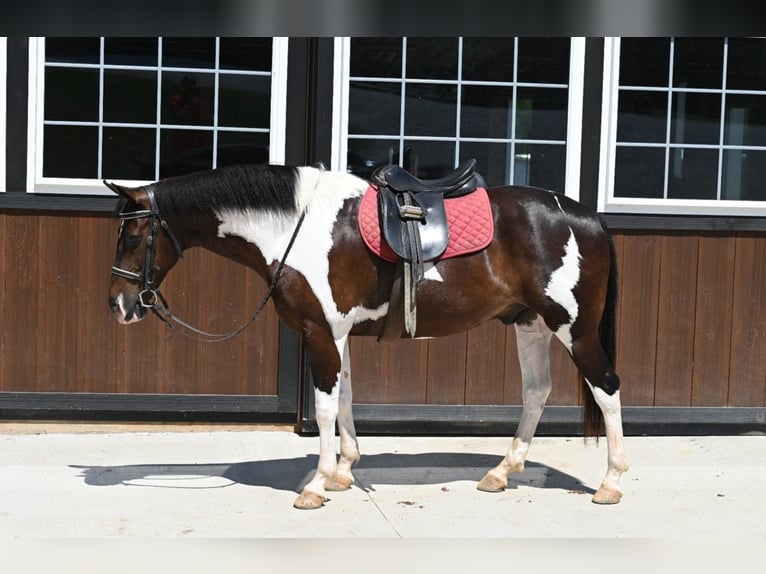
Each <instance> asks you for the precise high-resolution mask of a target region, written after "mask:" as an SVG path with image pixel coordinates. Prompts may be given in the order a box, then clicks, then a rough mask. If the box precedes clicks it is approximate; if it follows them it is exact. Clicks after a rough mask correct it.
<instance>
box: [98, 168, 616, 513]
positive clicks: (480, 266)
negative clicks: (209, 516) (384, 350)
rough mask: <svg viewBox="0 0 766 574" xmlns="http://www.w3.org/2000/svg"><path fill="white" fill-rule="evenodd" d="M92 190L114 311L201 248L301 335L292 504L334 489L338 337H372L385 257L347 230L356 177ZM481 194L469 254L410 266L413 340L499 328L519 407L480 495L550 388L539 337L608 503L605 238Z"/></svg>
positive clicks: (561, 210)
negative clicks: (309, 414) (483, 209)
mask: <svg viewBox="0 0 766 574" xmlns="http://www.w3.org/2000/svg"><path fill="white" fill-rule="evenodd" d="M105 183H106V182H105ZM106 185H107V186H108V187H109V188H110V189H112V190H113V191H114V192H116V193H117V194H119V195H120V196H121V197H122V199H123V201H121V202H120V218H121V219H122V222H121V229H120V234H119V239H118V245H117V253H116V261H115V265H114V268H113V271H112V275H113V277H112V281H111V286H110V291H109V305H110V307H111V309H112V311H113V313H114V315H115V317H116V318H117V320H118V321H119V322H120V323H123V324H129V323H133V322H135V321H139V320H141V319H143V318H144V317H145V315H146V314H147V310H148V309H150V308H152V307H156V306H159V305H160V301H162V300H163V298H162V296H161V294H160V293H159V286H160V284H161V283H162V281H163V279H164V278H165V276H166V275H167V273H168V272H169V271H170V270H171V269H172V268H173V266H174V265H175V264H176V263H177V262H178V260H179V259H180V258H181V257H182V255H183V252H184V251H185V250H186V249H191V248H194V247H202V248H205V249H209V250H211V251H213V252H215V253H218V254H220V255H222V256H223V257H227V258H229V259H232V260H234V261H236V262H239V263H241V264H244V265H247V266H249V267H251V268H252V269H254V270H255V271H256V272H257V273H258V274H259V275H260V276H261V277H263V279H264V280H265V281H266V282H267V283H269V284H270V291H269V292H270V294H271V297H272V299H273V301H274V304H275V307H276V310H277V313H278V314H279V317H280V318H281V319H282V321H284V323H285V324H286V325H288V326H289V327H291V328H292V329H294V330H295V331H297V332H298V333H299V334H300V335H301V336H302V337H303V343H304V345H303V348H304V349H305V350H306V353H307V356H308V359H309V362H310V365H311V369H312V373H313V377H314V382H315V385H316V388H315V398H316V413H317V414H316V417H317V423H318V426H319V436H320V454H319V464H318V467H317V470H316V473H315V474H314V476H313V478H312V479H311V480H310V482H309V483H308V484H307V485H306V486H305V488H304V489H303V491H302V492H301V493H300V495H299V496H298V498H297V499H296V501H295V506H296V507H297V508H317V507H320V506H322V505H323V504H324V502H325V500H326V492H327V491H337V490H344V489H347V488H349V486H350V485H351V484H352V483H353V481H354V478H353V475H352V470H351V468H352V465H353V464H354V463H355V462H356V461H357V460H359V457H360V455H359V449H358V445H357V437H356V431H355V428H354V421H353V416H352V411H351V375H350V373H351V369H350V364H349V350H348V338H349V336H355V335H368V336H378V337H380V336H381V334H382V332H383V328H384V326H385V323H386V320H387V318H388V317H387V314H388V311H389V300H390V299H391V293H392V288H391V286H392V282H393V279H394V275H395V270H396V266H397V264H396V263H394V262H390V261H387V260H385V259H383V258H381V257H379V256H377V255H376V254H374V253H373V252H372V251H371V250H370V248H368V247H367V245H366V244H365V242H364V241H363V240H362V238H361V236H360V231H359V225H358V215H359V214H358V211H359V207H360V203H361V200H362V197H363V195H364V194H365V192H366V191H367V190H368V186H369V184H368V182H366V181H364V180H362V179H360V178H358V177H356V176H354V175H351V174H346V173H337V172H332V171H325V170H323V169H318V168H314V167H287V166H275V165H273V166H254V165H253V166H236V167H227V168H219V169H216V170H211V171H207V172H199V173H194V174H190V175H186V176H180V177H174V178H167V179H163V180H160V181H158V182H155V183H153V184H150V185H146V186H141V187H137V188H127V187H123V186H119V185H116V184H113V183H106ZM486 192H487V196H488V198H489V206H490V208H489V212H490V214H491V215H490V217H491V219H492V223H493V225H494V233H493V235H492V237H491V241H490V242H489V245H488V246H486V247H485V248H484V249H482V250H480V251H478V252H475V253H472V254H467V255H461V256H459V257H453V258H440V259H436V260H434V261H431V262H427V263H426V264H425V274H424V278H423V280H422V282H421V283H420V284H419V286H418V289H417V297H416V303H417V327H416V331H415V333H414V337H416V338H420V337H440V336H445V335H450V334H454V333H458V332H462V331H466V330H468V329H471V328H473V327H475V326H477V325H479V324H480V323H482V322H484V321H489V320H491V319H499V320H501V321H502V322H504V323H506V324H514V325H515V328H516V332H517V339H518V355H519V361H520V365H521V372H522V381H523V382H522V386H523V402H524V407H523V412H522V416H521V419H520V421H519V425H518V429H517V431H516V434H515V437H514V439H513V442H512V444H511V446H510V448H509V450H508V452H507V454H506V456H505V457H504V458H503V460H502V461H501V462H500V464H498V465H497V466H496V467H495V468H493V469H491V470H489V471H488V472H487V474H486V475H485V477H484V478H483V479H482V480H481V482H479V484H478V488H479V489H480V490H485V491H493V492H496V491H501V490H503V489H504V488H505V487H506V486H507V484H508V476H509V475H510V473H512V472H521V471H522V470H523V469H524V461H525V459H526V457H527V453H528V450H529V447H530V443H531V441H532V438H533V436H534V433H535V429H536V427H537V424H538V421H539V420H540V416H541V414H542V411H543V407H544V405H545V401H546V399H547V397H548V395H549V392H550V390H551V387H552V381H551V376H550V369H549V349H550V342H551V338H552V336H554V335H555V336H556V337H557V338H558V339H559V340H560V341H561V342H562V343H563V344H564V346H565V347H566V348H567V349H568V351H569V353H570V355H571V357H572V359H573V360H574V362H575V364H576V365H577V367H578V369H579V371H580V373H581V375H582V380H583V384H584V385H586V387H587V389H589V391H591V392H589V393H583V395H584V396H585V397H586V398H585V400H584V429H585V435H586V436H598V435H599V434H600V433H601V430H602V424H603V428H604V431H605V433H606V438H607V447H608V456H607V462H608V469H607V472H606V476H605V478H604V480H603V482H602V484H601V486H600V488H599V489H598V491H597V492H596V494H595V495H594V496H593V501H594V502H596V503H601V504H614V503H617V502H619V500H620V498H621V496H622V492H621V489H620V477H621V475H622V474H623V472H625V471H626V470H627V469H628V465H627V461H626V456H625V451H624V449H623V434H622V420H621V407H620V393H619V386H620V381H619V378H618V377H617V375H616V374H615V372H614V366H613V365H614V348H615V337H614V315H615V301H616V265H615V253H614V247H613V245H612V240H611V237H610V235H609V233H608V231H607V230H606V228H605V227H604V225H603V223H602V221H601V219H600V218H599V217H598V216H597V215H596V214H594V213H592V212H591V211H589V210H588V209H586V208H585V207H583V206H582V205H581V204H579V203H577V202H575V201H573V200H571V199H569V198H567V197H566V196H563V195H560V194H557V193H553V192H549V191H545V190H540V189H537V188H530V187H518V186H510V187H494V188H489V189H487V190H486ZM275 276H276V277H277V280H276V281H275ZM466 278H470V281H468V280H466ZM402 337H409V335H407V334H406V333H405V332H402ZM596 407H598V408H596ZM336 422H337V425H338V429H339V435H340V457H339V458H338V456H337V452H336V442H335V441H336V438H335V425H336Z"/></svg>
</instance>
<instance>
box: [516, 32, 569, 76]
mask: <svg viewBox="0 0 766 574" xmlns="http://www.w3.org/2000/svg"><path fill="white" fill-rule="evenodd" d="M569 45H570V39H569V38H519V71H518V81H519V82H534V83H537V84H567V83H569Z"/></svg>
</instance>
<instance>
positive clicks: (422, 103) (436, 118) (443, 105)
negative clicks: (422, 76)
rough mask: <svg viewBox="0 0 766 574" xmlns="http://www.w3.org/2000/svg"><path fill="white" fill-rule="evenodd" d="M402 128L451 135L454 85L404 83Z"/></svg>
mask: <svg viewBox="0 0 766 574" xmlns="http://www.w3.org/2000/svg"><path fill="white" fill-rule="evenodd" d="M405 95H406V102H405V108H404V114H405V115H404V132H405V133H406V134H407V135H413V136H432V137H433V136H436V137H438V136H454V135H455V121H456V116H455V114H456V111H457V88H456V87H455V86H454V85H439V84H414V83H410V82H408V83H407V86H406V92H405Z"/></svg>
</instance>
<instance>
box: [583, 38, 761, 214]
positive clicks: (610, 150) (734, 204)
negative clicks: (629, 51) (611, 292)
mask: <svg viewBox="0 0 766 574" xmlns="http://www.w3.org/2000/svg"><path fill="white" fill-rule="evenodd" d="M619 74H620V38H618V37H608V38H605V39H604V82H603V86H602V107H601V149H600V161H599V166H600V167H599V180H598V188H599V189H598V205H597V209H598V211H600V212H604V213H628V214H652V215H715V216H750V217H764V216H766V201H739V200H727V199H661V198H660V199H653V198H627V197H615V196H614V176H615V155H616V149H617V110H618V98H619Z"/></svg>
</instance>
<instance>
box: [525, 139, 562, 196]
mask: <svg viewBox="0 0 766 574" xmlns="http://www.w3.org/2000/svg"><path fill="white" fill-rule="evenodd" d="M514 155H515V157H514V168H513V183H514V184H515V185H532V186H535V187H541V188H543V189H550V190H551V191H558V192H561V193H564V181H565V178H564V173H565V171H566V146H564V145H544V144H517V145H516V153H515V154H514Z"/></svg>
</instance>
